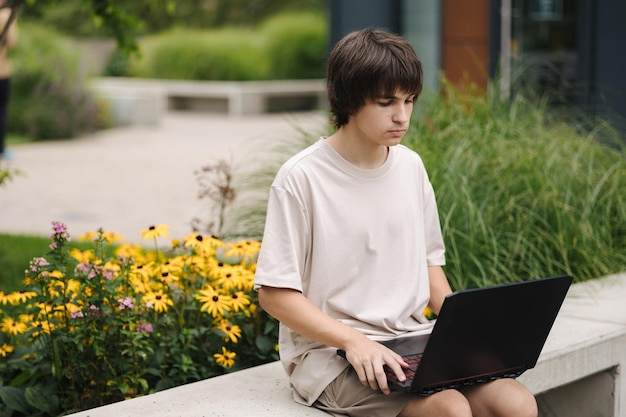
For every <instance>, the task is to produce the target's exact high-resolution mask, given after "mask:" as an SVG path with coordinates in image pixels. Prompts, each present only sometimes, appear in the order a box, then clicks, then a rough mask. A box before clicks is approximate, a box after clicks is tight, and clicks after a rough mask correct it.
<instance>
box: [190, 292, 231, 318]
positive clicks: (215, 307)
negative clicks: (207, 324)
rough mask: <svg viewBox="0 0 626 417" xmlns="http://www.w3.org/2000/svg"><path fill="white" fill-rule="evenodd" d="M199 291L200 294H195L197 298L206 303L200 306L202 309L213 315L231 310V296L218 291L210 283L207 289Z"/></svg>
mask: <svg viewBox="0 0 626 417" xmlns="http://www.w3.org/2000/svg"><path fill="white" fill-rule="evenodd" d="M198 293H199V295H195V298H196V299H197V300H198V301H200V302H202V303H204V304H202V306H201V307H200V311H206V312H207V313H209V314H211V315H212V316H213V317H217V316H218V315H224V313H226V312H227V311H230V309H231V307H230V303H231V300H230V296H228V295H223V294H220V293H218V292H217V291H215V289H214V288H213V287H212V286H210V285H207V286H206V287H205V289H203V290H200V291H198Z"/></svg>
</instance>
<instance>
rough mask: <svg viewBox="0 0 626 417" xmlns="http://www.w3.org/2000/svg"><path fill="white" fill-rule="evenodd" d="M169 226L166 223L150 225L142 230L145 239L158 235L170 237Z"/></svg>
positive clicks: (151, 238)
mask: <svg viewBox="0 0 626 417" xmlns="http://www.w3.org/2000/svg"><path fill="white" fill-rule="evenodd" d="M169 228H170V227H169V226H168V225H166V224H159V225H157V226H150V227H148V228H147V229H145V230H142V231H141V236H142V237H143V240H154V239H156V238H158V237H168V236H169V235H170V231H169Z"/></svg>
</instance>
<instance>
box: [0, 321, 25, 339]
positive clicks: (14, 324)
mask: <svg viewBox="0 0 626 417" xmlns="http://www.w3.org/2000/svg"><path fill="white" fill-rule="evenodd" d="M0 330H2V332H4V333H6V334H10V335H14V336H17V335H18V334H22V333H26V331H27V330H28V326H26V324H24V323H22V322H20V321H15V320H13V319H12V318H11V317H5V318H3V319H2V323H0Z"/></svg>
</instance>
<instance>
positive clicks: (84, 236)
mask: <svg viewBox="0 0 626 417" xmlns="http://www.w3.org/2000/svg"><path fill="white" fill-rule="evenodd" d="M96 236H97V234H96V232H87V233H83V234H82V235H78V240H79V241H81V242H89V241H91V240H94V239H95V238H96Z"/></svg>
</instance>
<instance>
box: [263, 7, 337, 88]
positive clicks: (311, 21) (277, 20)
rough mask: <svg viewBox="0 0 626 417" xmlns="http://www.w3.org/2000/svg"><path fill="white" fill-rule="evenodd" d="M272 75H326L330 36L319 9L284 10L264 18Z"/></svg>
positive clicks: (317, 76)
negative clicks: (328, 37)
mask: <svg viewBox="0 0 626 417" xmlns="http://www.w3.org/2000/svg"><path fill="white" fill-rule="evenodd" d="M260 32H261V33H262V34H263V36H264V37H265V39H266V44H267V46H266V51H267V55H268V56H269V58H270V78H272V79H307V78H324V77H325V75H326V67H325V63H326V54H327V48H328V39H327V33H326V19H325V18H324V16H322V15H320V14H317V13H310V12H309V13H296V12H291V13H284V14H280V15H277V16H275V17H272V18H270V19H268V20H267V21H265V22H264V23H263V25H262V26H261V28H260Z"/></svg>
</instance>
